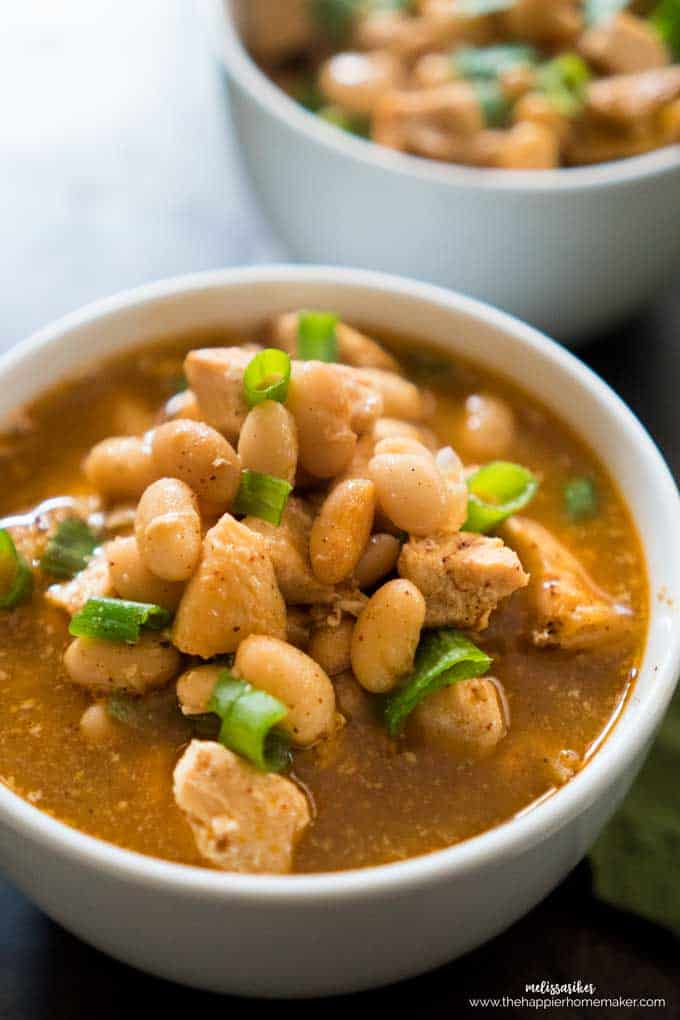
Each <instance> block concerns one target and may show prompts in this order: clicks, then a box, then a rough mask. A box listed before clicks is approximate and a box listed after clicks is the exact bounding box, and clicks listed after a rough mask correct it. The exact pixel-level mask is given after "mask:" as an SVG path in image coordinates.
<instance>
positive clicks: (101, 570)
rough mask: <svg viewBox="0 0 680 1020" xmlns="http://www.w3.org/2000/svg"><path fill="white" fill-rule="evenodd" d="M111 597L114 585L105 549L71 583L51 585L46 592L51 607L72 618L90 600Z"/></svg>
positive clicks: (64, 582) (99, 551)
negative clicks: (62, 611)
mask: <svg viewBox="0 0 680 1020" xmlns="http://www.w3.org/2000/svg"><path fill="white" fill-rule="evenodd" d="M109 595H113V585H112V583H111V575H110V574H109V561H108V558H107V556H106V553H105V552H104V550H103V549H100V550H98V552H97V553H96V555H95V556H93V557H92V559H91V560H90V562H89V563H88V565H87V566H86V567H85V568H84V569H83V570H81V571H79V573H77V574H76V576H75V577H73V578H71V580H70V581H63V582H62V583H61V584H53V585H50V587H49V588H48V589H47V591H46V592H45V598H46V599H47V601H48V602H49V603H50V604H51V605H53V606H54V607H55V608H56V609H63V610H64V611H65V612H67V613H69V614H70V615H71V616H73V614H74V613H77V612H79V610H81V609H82V608H83V606H84V605H85V603H86V602H87V600H88V599H93V598H104V597H107V596H109Z"/></svg>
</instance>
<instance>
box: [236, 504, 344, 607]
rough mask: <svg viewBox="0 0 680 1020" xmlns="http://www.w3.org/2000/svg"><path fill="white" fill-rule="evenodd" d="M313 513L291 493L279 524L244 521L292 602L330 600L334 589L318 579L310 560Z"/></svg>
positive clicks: (253, 519)
mask: <svg viewBox="0 0 680 1020" xmlns="http://www.w3.org/2000/svg"><path fill="white" fill-rule="evenodd" d="M312 521H313V515H312V512H311V510H310V509H309V507H308V506H307V505H306V504H305V502H304V501H303V500H301V499H299V498H298V497H297V496H291V497H290V498H289V500H288V502H287V504H286V509H285V510H284V511H283V517H282V518H281V523H280V524H279V525H278V526H277V525H274V524H269V523H268V522H267V521H262V520H260V518H259V517H246V518H245V520H244V521H243V524H245V525H246V527H248V528H250V529H251V531H254V532H257V533H258V534H259V535H261V536H262V538H263V539H264V542H265V548H266V550H267V553H268V555H269V557H270V559H271V562H272V564H273V566H274V571H275V573H276V580H277V583H278V586H279V588H280V589H281V594H282V595H283V597H284V599H285V601H286V602H287V603H290V604H291V605H308V604H313V603H315V602H331V601H332V600H333V597H334V595H335V589H334V588H333V587H331V586H330V585H325V584H321V582H320V581H317V579H316V578H315V576H314V574H313V572H312V566H311V563H310V559H309V536H310V533H311V530H312Z"/></svg>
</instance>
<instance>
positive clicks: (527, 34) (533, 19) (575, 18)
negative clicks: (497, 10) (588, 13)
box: [503, 0, 583, 47]
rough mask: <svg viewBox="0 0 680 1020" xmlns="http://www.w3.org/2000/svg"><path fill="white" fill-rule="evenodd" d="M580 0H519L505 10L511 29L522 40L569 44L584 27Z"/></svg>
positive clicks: (506, 23)
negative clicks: (547, 0)
mask: <svg viewBox="0 0 680 1020" xmlns="http://www.w3.org/2000/svg"><path fill="white" fill-rule="evenodd" d="M580 7H581V3H580V0H549V2H548V3H546V0H516V2H515V3H513V4H511V5H510V6H509V8H508V10H507V11H505V12H504V18H503V20H504V22H505V25H506V27H507V30H508V31H509V32H510V33H511V34H512V35H514V36H515V37H516V38H517V39H518V40H520V41H521V42H530V43H534V44H535V45H537V46H550V45H555V46H561V47H564V46H568V45H569V44H570V43H573V42H574V40H575V39H576V37H577V36H578V34H579V32H580V31H581V29H582V27H583V16H582V13H581V10H580Z"/></svg>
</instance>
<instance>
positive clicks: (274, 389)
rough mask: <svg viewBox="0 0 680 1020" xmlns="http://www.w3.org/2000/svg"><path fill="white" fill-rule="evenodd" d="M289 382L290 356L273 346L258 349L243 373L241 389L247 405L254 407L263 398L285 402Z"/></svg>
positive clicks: (262, 401)
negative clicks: (264, 349) (261, 349)
mask: <svg viewBox="0 0 680 1020" xmlns="http://www.w3.org/2000/svg"><path fill="white" fill-rule="evenodd" d="M289 382H290V357H289V356H288V355H287V354H286V352H285V351H279V350H277V349H276V348H274V347H268V348H267V350H266V351H260V353H259V354H256V355H255V357H254V358H253V360H252V361H251V362H249V364H248V366H247V368H246V370H245V372H244V373H243V389H244V391H245V395H246V400H247V401H248V407H255V405H256V404H262V403H264V401H265V400H277V401H278V402H279V403H280V404H283V403H285V400H286V397H287V396H288V383H289Z"/></svg>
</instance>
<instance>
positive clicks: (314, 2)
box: [310, 0, 364, 45]
mask: <svg viewBox="0 0 680 1020" xmlns="http://www.w3.org/2000/svg"><path fill="white" fill-rule="evenodd" d="M363 3H364V0H310V9H311V15H312V18H313V19H314V22H315V23H316V25H317V27H318V28H319V29H320V30H321V31H322V32H323V33H324V34H325V35H327V36H328V37H329V39H331V40H332V41H333V42H334V43H336V44H338V45H339V44H341V43H344V42H345V41H346V40H347V38H348V36H349V35H350V33H351V31H352V26H353V24H354V19H355V17H356V16H357V14H358V13H359V11H360V10H361V8H362V6H363Z"/></svg>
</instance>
